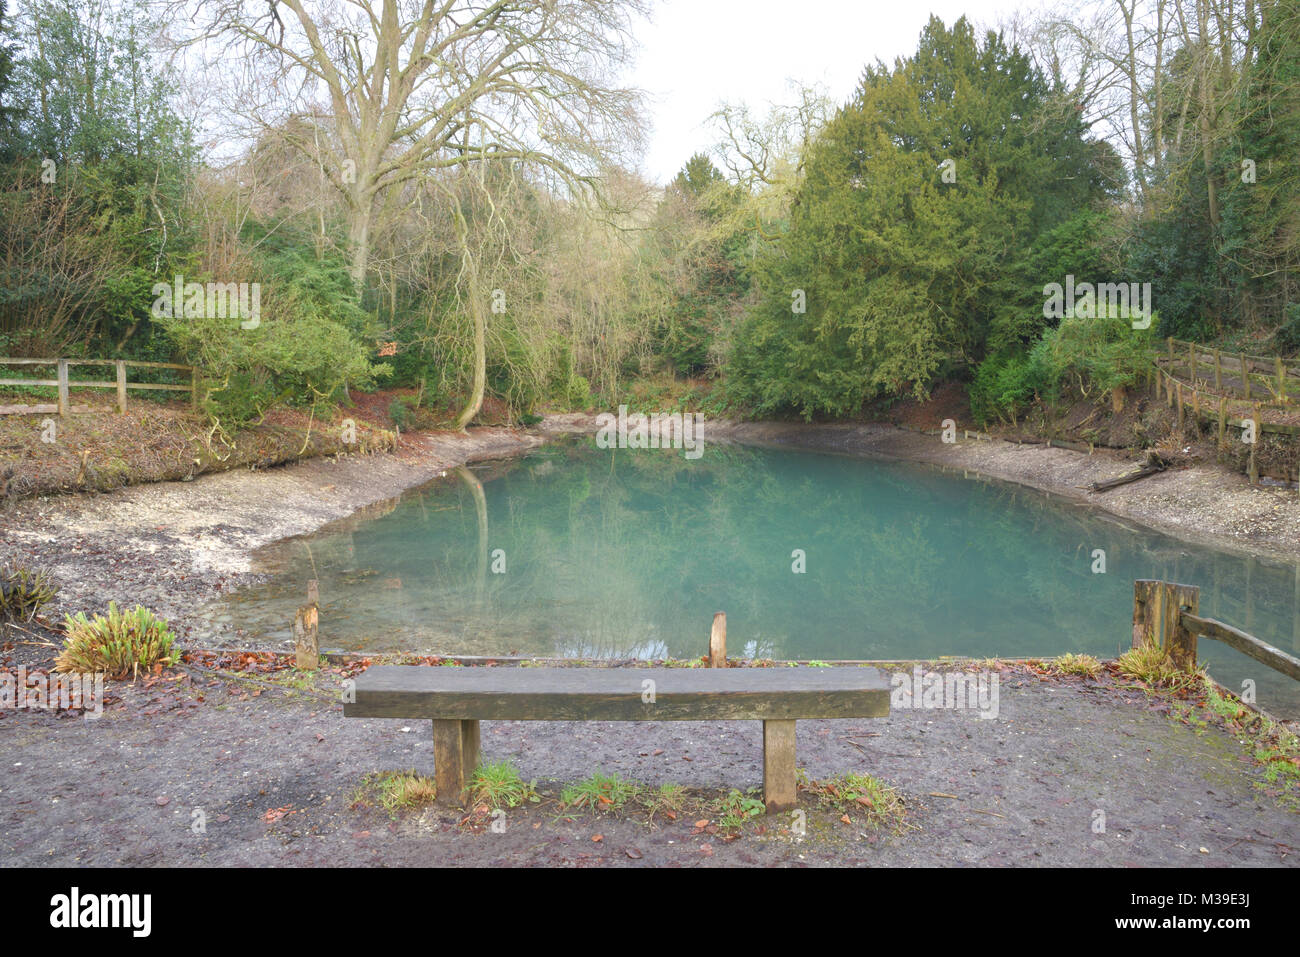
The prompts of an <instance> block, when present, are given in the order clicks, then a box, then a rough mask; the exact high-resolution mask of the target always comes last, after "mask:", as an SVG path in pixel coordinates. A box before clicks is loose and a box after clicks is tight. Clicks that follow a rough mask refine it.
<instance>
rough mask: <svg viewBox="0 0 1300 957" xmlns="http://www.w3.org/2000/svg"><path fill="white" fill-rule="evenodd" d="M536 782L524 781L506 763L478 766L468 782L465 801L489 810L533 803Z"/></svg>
mask: <svg viewBox="0 0 1300 957" xmlns="http://www.w3.org/2000/svg"><path fill="white" fill-rule="evenodd" d="M536 784H537V782H536V781H525V780H524V779H523V777H522V776H521V775H520V774H519V769H518V768H516V767H515V766H514V765H513V764H512V763H511V762H509V761H498V762H497V763H496V764H484V765H481V766H480V767H479V768H478V769H477V770H475V772H474V774H473V775H471V777H470V779H469V785H468V787H467V789H466V790H467V794H468V802H469V803H471V804H478V805H487V806H488V807H490V808H494V809H495V808H505V807H519V806H520V805H522V804H525V803H531V804H537V803H538V802H540V801H541V798H540V797H538V795H537V788H536Z"/></svg>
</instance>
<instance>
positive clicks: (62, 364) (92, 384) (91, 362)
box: [0, 359, 199, 415]
mask: <svg viewBox="0 0 1300 957" xmlns="http://www.w3.org/2000/svg"><path fill="white" fill-rule="evenodd" d="M0 366H36V367H38V368H39V367H41V366H53V367H55V368H56V369H57V370H58V372H57V378H54V379H0V386H35V387H41V388H52V389H57V390H58V402H57V403H37V404H35V405H0V415H25V414H33V413H40V412H57V413H58V414H59V415H69V414H71V413H73V412H88V411H89V409H88V408H87V407H85V406H78V407H77V408H73V406H72V403H71V401H70V399H69V397H68V393H69V390H71V389H116V390H117V411H118V412H119V413H124V412H126V390H127V389H143V390H148V391H160V392H188V393H189V394H190V404H191V405H194V404H196V403H197V402H198V398H199V370H198V369H196V368H195V367H194V366H185V365H177V364H176V363H174V362H136V361H134V360H132V359H0ZM72 366H111V367H113V368H114V369H115V370H116V373H117V374H116V378H115V379H114V380H113V381H107V380H105V381H97V380H88V379H69V378H68V369H69V368H70V367H72ZM128 368H136V369H175V370H177V371H180V372H188V373H189V374H190V383H189V385H172V384H169V383H157V382H128V381H127V378H126V370H127V369H128Z"/></svg>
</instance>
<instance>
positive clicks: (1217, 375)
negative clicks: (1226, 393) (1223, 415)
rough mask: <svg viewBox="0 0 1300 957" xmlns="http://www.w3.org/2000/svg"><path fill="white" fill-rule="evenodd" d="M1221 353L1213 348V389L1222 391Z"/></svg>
mask: <svg viewBox="0 0 1300 957" xmlns="http://www.w3.org/2000/svg"><path fill="white" fill-rule="evenodd" d="M1222 356H1223V354H1222V352H1220V351H1219V350H1218V349H1215V350H1214V391H1215V392H1222V391H1223V358H1222Z"/></svg>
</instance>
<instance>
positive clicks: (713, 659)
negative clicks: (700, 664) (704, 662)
mask: <svg viewBox="0 0 1300 957" xmlns="http://www.w3.org/2000/svg"><path fill="white" fill-rule="evenodd" d="M709 667H710V668H725V667H727V613H726V612H725V611H715V612H714V613H713V628H712V630H710V632H709Z"/></svg>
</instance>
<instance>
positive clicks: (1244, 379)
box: [1241, 352, 1250, 399]
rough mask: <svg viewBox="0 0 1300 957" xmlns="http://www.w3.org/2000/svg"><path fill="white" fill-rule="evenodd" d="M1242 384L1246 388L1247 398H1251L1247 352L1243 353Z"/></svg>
mask: <svg viewBox="0 0 1300 957" xmlns="http://www.w3.org/2000/svg"><path fill="white" fill-rule="evenodd" d="M1241 384H1242V387H1243V388H1244V389H1245V390H1246V398H1247V399H1249V398H1250V368H1249V367H1248V366H1247V365H1246V353H1244V352H1243V353H1242V354H1241Z"/></svg>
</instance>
